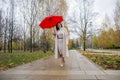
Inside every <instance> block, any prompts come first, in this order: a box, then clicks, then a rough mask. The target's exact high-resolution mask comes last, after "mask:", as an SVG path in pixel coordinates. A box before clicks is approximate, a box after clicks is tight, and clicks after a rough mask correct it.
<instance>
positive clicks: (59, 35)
mask: <svg viewBox="0 0 120 80" xmlns="http://www.w3.org/2000/svg"><path fill="white" fill-rule="evenodd" d="M57 43H58V45H57V48H58V55H59V56H60V55H63V57H64V53H63V50H64V49H63V31H62V30H61V29H60V30H58V31H57Z"/></svg>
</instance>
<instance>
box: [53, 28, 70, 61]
mask: <svg viewBox="0 0 120 80" xmlns="http://www.w3.org/2000/svg"><path fill="white" fill-rule="evenodd" d="M57 35H58V36H59V37H60V38H62V37H63V39H58V38H57V37H58V36H55V59H58V58H59V57H60V54H62V55H63V57H69V52H68V41H69V36H68V32H67V30H66V28H64V27H62V28H61V29H60V30H59V31H57ZM58 51H60V54H59V53H58Z"/></svg>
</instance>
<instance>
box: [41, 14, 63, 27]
mask: <svg viewBox="0 0 120 80" xmlns="http://www.w3.org/2000/svg"><path fill="white" fill-rule="evenodd" d="M62 21H63V17H62V16H55V15H52V16H48V17H46V18H44V19H43V21H42V22H41V23H40V24H39V26H40V27H41V28H43V29H45V28H52V27H54V26H55V25H56V24H57V23H59V22H62Z"/></svg>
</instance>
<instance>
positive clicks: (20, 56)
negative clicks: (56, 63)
mask: <svg viewBox="0 0 120 80" xmlns="http://www.w3.org/2000/svg"><path fill="white" fill-rule="evenodd" d="M52 55H53V52H47V53H43V52H33V53H30V52H13V53H0V71H1V70H6V69H8V68H12V67H15V66H18V65H21V64H26V63H28V62H32V61H34V60H38V59H41V58H44V57H48V56H52Z"/></svg>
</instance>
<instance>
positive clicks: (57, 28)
mask: <svg viewBox="0 0 120 80" xmlns="http://www.w3.org/2000/svg"><path fill="white" fill-rule="evenodd" d="M58 24H60V25H61V27H62V24H61V23H57V24H56V30H57V31H58V30H59V27H58Z"/></svg>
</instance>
